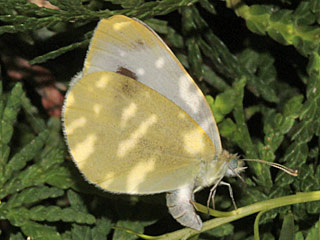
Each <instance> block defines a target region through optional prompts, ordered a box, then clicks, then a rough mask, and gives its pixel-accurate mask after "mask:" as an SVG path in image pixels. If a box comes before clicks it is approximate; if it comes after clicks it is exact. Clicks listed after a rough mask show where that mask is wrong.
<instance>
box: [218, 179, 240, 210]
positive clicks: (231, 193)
mask: <svg viewBox="0 0 320 240" xmlns="http://www.w3.org/2000/svg"><path fill="white" fill-rule="evenodd" d="M220 184H221V185H224V186H227V187H228V188H229V194H230V198H231V200H232V203H233V206H234V209H237V205H236V201H235V200H234V197H233V191H232V187H231V185H230V183H227V182H223V181H221V182H220Z"/></svg>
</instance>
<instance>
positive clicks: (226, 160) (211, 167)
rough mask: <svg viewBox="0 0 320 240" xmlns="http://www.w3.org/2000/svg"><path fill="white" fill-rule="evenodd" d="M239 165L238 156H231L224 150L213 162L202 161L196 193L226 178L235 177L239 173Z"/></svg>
mask: <svg viewBox="0 0 320 240" xmlns="http://www.w3.org/2000/svg"><path fill="white" fill-rule="evenodd" d="M239 164H241V163H240V162H239V161H238V157H237V155H236V154H230V153H229V152H228V151H226V150H222V151H221V152H220V153H219V154H218V155H216V157H215V158H213V159H212V160H211V161H202V163H201V168H200V172H199V174H198V176H197V177H196V180H195V189H196V190H195V191H199V190H201V189H202V188H205V187H209V186H212V185H214V184H215V183H216V182H217V181H220V180H221V179H222V178H223V177H224V176H235V175H236V174H235V172H238V169H239Z"/></svg>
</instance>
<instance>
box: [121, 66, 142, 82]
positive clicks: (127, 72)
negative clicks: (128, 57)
mask: <svg viewBox="0 0 320 240" xmlns="http://www.w3.org/2000/svg"><path fill="white" fill-rule="evenodd" d="M116 73H119V74H121V75H123V76H126V77H129V78H133V79H134V80H137V79H138V78H137V75H136V74H135V73H134V72H132V71H130V70H129V69H127V68H125V67H119V68H118V69H117V71H116Z"/></svg>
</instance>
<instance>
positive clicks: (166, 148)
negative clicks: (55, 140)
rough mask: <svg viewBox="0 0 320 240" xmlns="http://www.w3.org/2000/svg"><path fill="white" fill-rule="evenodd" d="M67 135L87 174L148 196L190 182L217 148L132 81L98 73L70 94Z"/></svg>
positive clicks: (169, 106)
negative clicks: (202, 163)
mask: <svg viewBox="0 0 320 240" xmlns="http://www.w3.org/2000/svg"><path fill="white" fill-rule="evenodd" d="M64 127H65V129H64V133H65V135H66V138H67V143H68V146H69V149H70V152H71V155H72V157H73V160H74V161H75V163H76V164H77V166H78V167H79V169H80V171H81V172H82V173H83V175H84V176H85V177H86V178H87V179H88V180H89V181H90V182H92V183H94V184H96V185H98V186H100V187H101V188H103V189H105V190H108V191H112V192H123V193H130V194H149V193H157V192H165V191H169V190H173V189H176V188H178V187H180V186H182V185H184V184H186V183H191V182H192V181H193V180H194V179H195V177H196V175H197V174H198V173H199V171H200V164H201V162H202V161H210V160H212V159H213V157H214V155H215V148H214V145H213V144H212V142H211V140H210V139H209V137H208V135H207V134H206V133H205V132H204V131H203V130H202V128H201V127H200V126H199V125H198V124H197V123H196V122H195V121H194V120H193V119H192V118H191V117H190V116H189V115H188V114H186V113H185V112H184V111H183V110H182V109H181V108H180V107H178V106H177V105H175V104H174V103H172V102H171V101H170V100H168V99H167V98H165V97H163V96H162V95H161V94H159V93H157V92H156V91H154V90H152V89H151V88H149V87H147V86H145V85H143V84H141V83H139V82H137V81H135V80H134V79H132V78H129V77H126V76H123V75H120V74H117V73H112V72H103V73H102V72H100V73H92V74H88V75H86V76H85V77H84V78H82V79H80V81H78V82H77V83H76V84H75V85H74V86H73V88H72V89H71V90H70V91H69V93H68V95H67V99H66V102H65V108H64Z"/></svg>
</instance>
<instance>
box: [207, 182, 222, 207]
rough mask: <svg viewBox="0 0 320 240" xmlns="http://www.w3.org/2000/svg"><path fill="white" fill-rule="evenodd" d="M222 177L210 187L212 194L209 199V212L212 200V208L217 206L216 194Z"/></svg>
mask: <svg viewBox="0 0 320 240" xmlns="http://www.w3.org/2000/svg"><path fill="white" fill-rule="evenodd" d="M221 180H222V178H220V179H219V180H218V181H217V182H216V183H215V184H214V185H213V187H212V188H211V189H210V194H209V197H208V200H207V209H208V213H209V208H210V200H211V201H212V208H213V209H214V208H215V204H214V197H215V195H216V191H217V187H218V185H219V184H220V182H221Z"/></svg>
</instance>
